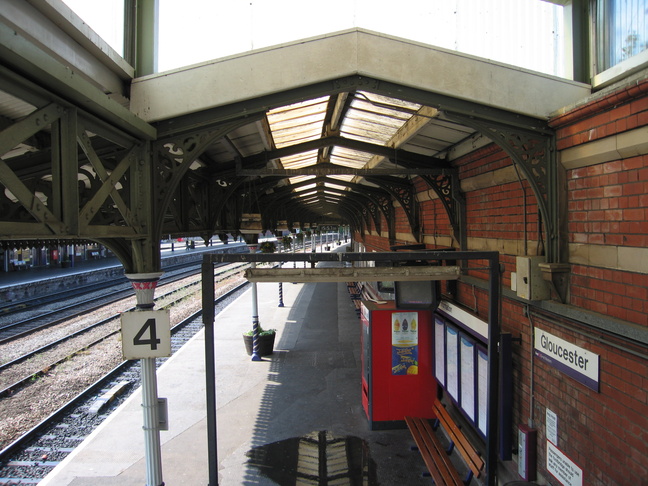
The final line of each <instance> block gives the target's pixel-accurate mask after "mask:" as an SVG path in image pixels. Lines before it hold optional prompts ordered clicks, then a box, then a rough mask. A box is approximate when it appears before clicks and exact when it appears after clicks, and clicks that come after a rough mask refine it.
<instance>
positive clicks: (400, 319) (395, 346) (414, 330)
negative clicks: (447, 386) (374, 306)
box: [391, 312, 419, 375]
mask: <svg viewBox="0 0 648 486" xmlns="http://www.w3.org/2000/svg"><path fill="white" fill-rule="evenodd" d="M391 323H392V375H418V326H419V323H418V312H394V313H392V322H391Z"/></svg>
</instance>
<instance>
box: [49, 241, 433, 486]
mask: <svg viewBox="0 0 648 486" xmlns="http://www.w3.org/2000/svg"><path fill="white" fill-rule="evenodd" d="M343 248H344V247H341V249H343ZM298 265H299V264H298ZM319 265H324V264H323V263H320V264H319ZM328 265H335V264H333V263H331V264H328ZM257 285H258V287H257V288H258V303H259V319H260V323H261V325H262V326H263V327H264V328H275V329H276V330H277V341H276V342H275V348H274V349H275V351H274V353H273V354H272V355H270V356H266V357H264V358H263V359H262V361H251V359H250V357H249V356H248V355H247V353H246V351H245V348H244V344H243V339H242V333H243V332H245V331H246V330H248V329H250V327H251V325H252V318H251V291H249V290H248V291H247V292H245V293H244V294H243V295H242V296H241V297H240V298H239V299H237V300H236V301H235V302H233V303H232V304H230V305H229V306H228V307H227V308H226V309H224V310H223V311H222V312H221V313H220V314H218V315H217V316H216V322H215V335H216V337H215V341H216V342H215V352H216V362H217V372H216V373H217V375H216V381H217V383H216V387H217V429H218V464H219V484H220V485H225V486H227V485H275V484H279V485H286V484H364V485H377V484H381V485H384V486H388V485H397V484H399V485H400V484H407V485H408V486H416V485H419V484H420V485H429V484H431V480H430V478H428V477H423V476H422V473H423V472H424V471H425V466H424V464H423V461H422V459H421V457H420V455H419V453H418V452H417V451H413V450H411V446H412V445H413V441H412V439H411V436H410V434H409V431H407V430H404V429H403V430H381V431H371V430H370V429H369V425H368V422H367V419H366V417H365V415H364V411H363V409H362V405H361V389H360V372H361V370H360V352H361V351H360V322H359V320H358V317H357V316H356V312H355V306H354V305H353V302H352V301H351V299H350V297H349V294H348V291H347V288H346V285H345V284H344V283H310V284H290V283H288V284H286V283H284V284H283V302H284V307H278V301H279V299H278V297H279V294H278V286H279V284H277V283H263V284H257ZM158 388H159V396H160V397H166V398H167V399H168V412H169V430H168V431H163V432H161V443H162V472H163V479H164V482H165V484H167V485H191V486H194V485H208V484H209V480H208V463H207V432H206V430H207V427H206V403H205V361H204V333H203V332H200V333H199V334H197V335H196V336H195V337H194V338H193V339H192V340H191V341H190V342H189V343H188V344H186V345H185V346H184V347H183V348H182V349H181V350H179V351H178V352H176V354H174V356H172V357H171V358H169V359H168V360H167V361H166V362H165V363H164V364H163V365H162V366H161V367H160V368H159V370H158ZM140 404H141V395H140V393H139V392H135V393H134V394H133V395H131V396H130V397H129V398H128V399H127V401H125V402H124V403H123V404H122V405H121V406H120V407H119V408H118V409H117V410H116V411H115V412H114V413H113V414H112V415H111V416H110V417H109V418H108V419H106V421H105V422H104V423H103V424H102V425H101V426H100V427H99V428H98V429H97V430H96V431H95V432H94V433H93V434H91V435H90V436H89V437H88V438H87V439H86V440H85V441H84V442H83V443H82V444H81V445H80V446H79V447H78V448H76V449H75V451H74V452H72V453H71V454H70V455H69V456H68V457H67V458H66V459H65V460H64V461H63V462H62V463H61V464H60V465H59V466H58V467H56V468H55V469H54V470H53V471H52V472H51V473H50V474H49V475H48V476H47V477H46V478H45V479H43V480H42V481H41V482H40V483H39V484H41V485H42V486H113V485H120V486H131V485H133V486H135V485H137V486H142V485H143V484H146V472H145V460H144V434H143V432H142V423H143V419H142V410H141V405H140ZM321 458H327V459H323V460H321V461H320V459H321ZM320 475H326V476H327V477H328V478H329V479H332V478H341V479H342V481H341V482H333V481H329V482H326V481H322V482H320V481H319V479H320ZM298 477H301V478H302V479H303V480H307V479H310V480H311V481H312V482H307V481H303V482H299V481H297V478H298ZM344 478H353V480H349V481H345V480H344ZM313 480H314V481H313ZM210 486H214V485H210Z"/></svg>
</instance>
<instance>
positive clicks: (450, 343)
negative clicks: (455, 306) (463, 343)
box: [446, 326, 459, 402]
mask: <svg viewBox="0 0 648 486" xmlns="http://www.w3.org/2000/svg"><path fill="white" fill-rule="evenodd" d="M458 339H459V332H458V331H457V329H454V328H453V327H451V326H446V356H447V359H446V378H447V380H448V381H447V385H446V390H448V393H449V394H450V396H451V397H452V398H453V399H454V400H455V401H457V402H458V401H459V349H458Z"/></svg>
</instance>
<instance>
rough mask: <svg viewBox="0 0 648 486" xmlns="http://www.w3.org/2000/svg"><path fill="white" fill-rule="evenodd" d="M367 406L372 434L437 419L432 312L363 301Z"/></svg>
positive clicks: (364, 387) (363, 349)
mask: <svg viewBox="0 0 648 486" xmlns="http://www.w3.org/2000/svg"><path fill="white" fill-rule="evenodd" d="M361 310H362V313H361V321H362V336H361V342H362V406H363V407H364V410H365V413H366V414H367V418H368V419H369V425H370V426H371V429H372V430H377V429H390V428H402V427H404V426H405V417H406V416H408V415H411V416H416V417H426V418H432V416H433V414H432V412H431V410H432V402H433V401H434V398H435V395H436V379H435V378H434V374H433V370H432V363H433V360H434V356H433V354H434V345H433V342H432V339H433V325H432V311H431V310H408V309H403V308H398V309H397V308H396V305H395V303H394V302H393V301H389V302H387V303H385V304H376V303H374V302H371V301H362V307H361Z"/></svg>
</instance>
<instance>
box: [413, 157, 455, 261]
mask: <svg viewBox="0 0 648 486" xmlns="http://www.w3.org/2000/svg"><path fill="white" fill-rule="evenodd" d="M420 177H421V178H422V179H423V180H424V181H425V182H426V183H427V185H428V186H430V187H431V188H432V190H433V191H434V192H435V193H436V195H437V196H438V197H439V200H440V201H441V203H442V204H443V207H444V209H445V211H446V214H447V215H448V220H449V221H450V226H451V227H452V230H453V232H454V237H455V239H456V240H457V241H458V242H459V247H460V248H461V249H462V250H463V249H466V231H465V225H464V223H465V217H464V214H465V213H466V200H465V198H464V196H463V194H462V193H461V190H460V187H459V175H458V173H457V170H456V169H452V170H448V169H445V170H444V171H443V172H442V173H440V174H438V175H436V176H431V175H421V176H420Z"/></svg>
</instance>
